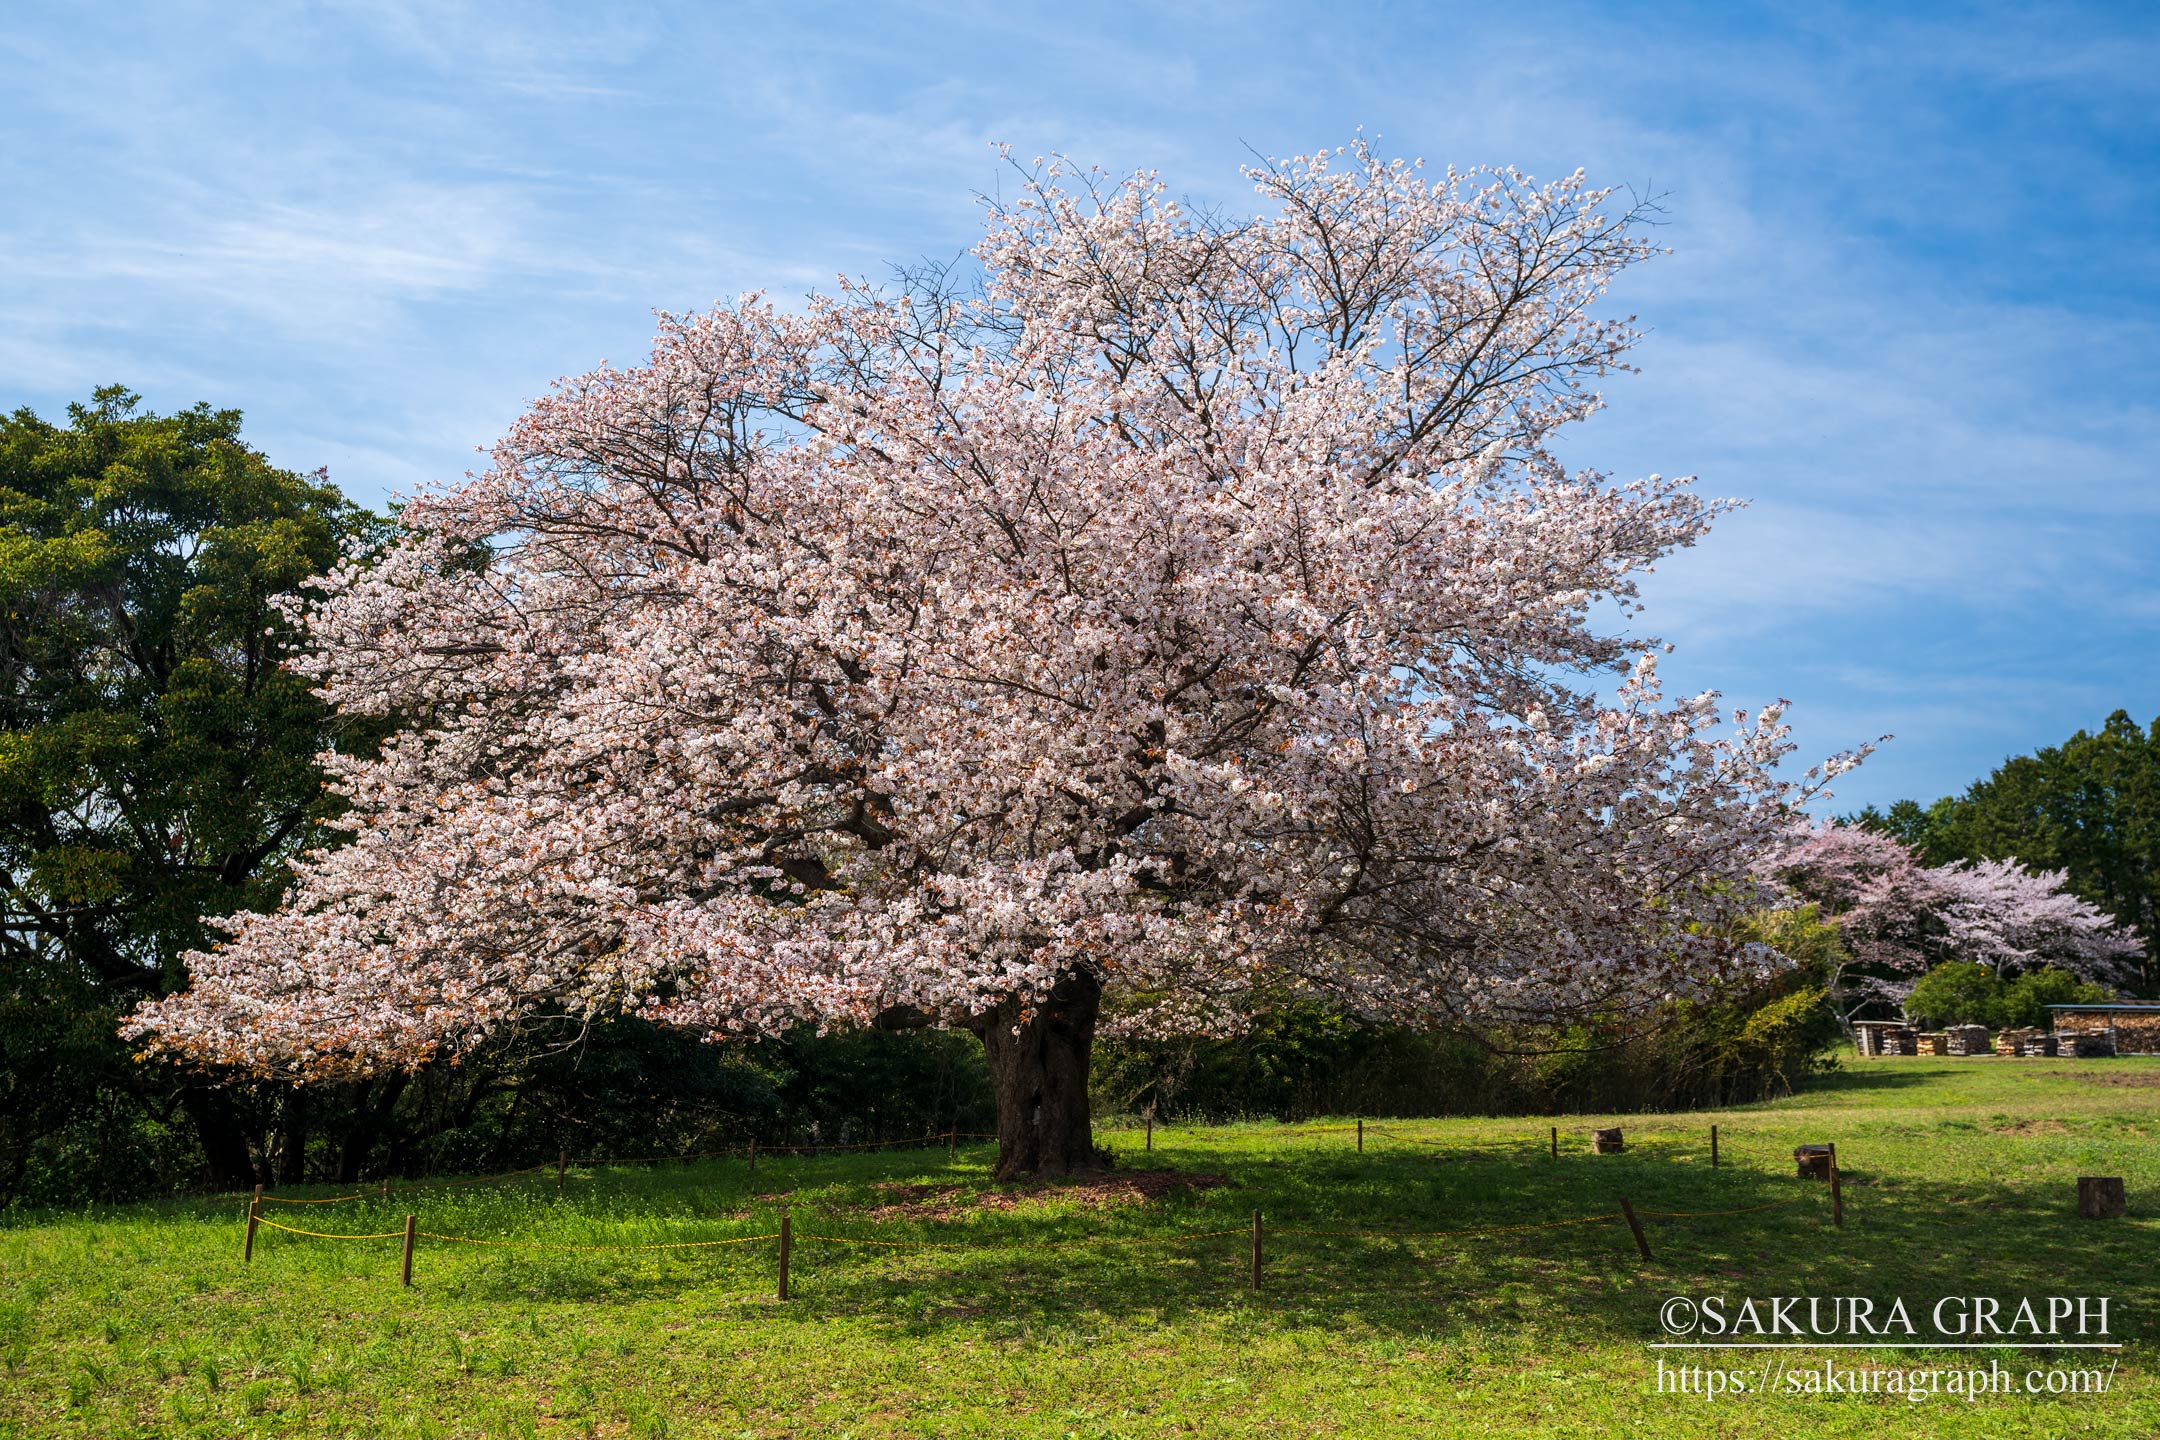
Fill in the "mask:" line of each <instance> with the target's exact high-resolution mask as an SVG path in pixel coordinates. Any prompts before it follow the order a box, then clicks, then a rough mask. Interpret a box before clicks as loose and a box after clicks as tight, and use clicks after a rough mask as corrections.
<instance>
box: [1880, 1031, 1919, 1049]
mask: <svg viewBox="0 0 2160 1440" xmlns="http://www.w3.org/2000/svg"><path fill="white" fill-rule="evenodd" d="M1875 1053H1876V1054H1878V1055H1917V1054H1919V1053H1920V1044H1919V1041H1918V1040H1917V1039H1915V1038H1914V1035H1913V1031H1912V1027H1911V1026H1909V1025H1898V1026H1885V1027H1883V1028H1882V1029H1880V1030H1877V1031H1876V1032H1875Z"/></svg>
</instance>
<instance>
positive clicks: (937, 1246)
mask: <svg viewBox="0 0 2160 1440" xmlns="http://www.w3.org/2000/svg"><path fill="white" fill-rule="evenodd" d="M1248 1233H1249V1232H1248V1231H1246V1230H1244V1229H1242V1228H1240V1229H1236V1230H1197V1231H1193V1232H1192V1233H1190V1234H1185V1235H1129V1236H1115V1235H1091V1236H1088V1237H1086V1238H1084V1239H1080V1240H988V1241H985V1240H866V1239H863V1238H861V1237H859V1236H853V1235H797V1236H796V1237H795V1238H796V1239H797V1240H822V1241H824V1242H825V1243H826V1244H828V1245H875V1246H879V1247H881V1248H884V1249H888V1250H1073V1249H1080V1248H1084V1247H1088V1246H1097V1245H1175V1244H1178V1243H1180V1242H1181V1241H1186V1240H1213V1239H1215V1238H1217V1237H1218V1236H1223V1235H1244V1234H1248Z"/></svg>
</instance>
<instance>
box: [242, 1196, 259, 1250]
mask: <svg viewBox="0 0 2160 1440" xmlns="http://www.w3.org/2000/svg"><path fill="white" fill-rule="evenodd" d="M260 1218H262V1186H260V1185H257V1186H256V1187H255V1194H254V1195H253V1196H252V1197H250V1198H249V1200H248V1233H247V1245H246V1246H245V1247H244V1248H243V1249H242V1250H241V1251H240V1263H241V1264H243V1265H252V1264H254V1263H255V1222H256V1221H257V1220H259V1219H260Z"/></svg>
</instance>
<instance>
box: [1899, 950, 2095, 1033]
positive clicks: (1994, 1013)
mask: <svg viewBox="0 0 2160 1440" xmlns="http://www.w3.org/2000/svg"><path fill="white" fill-rule="evenodd" d="M2109 998H2111V992H2110V991H2109V990H2108V988H2107V987H2106V986H2104V985H2095V984H2094V983H2092V982H2091V981H2090V980H2080V979H2078V977H2077V976H2075V975H2072V974H2071V973H2070V972H2069V971H2067V970H2058V969H2056V968H2055V967H2054V966H2052V965H2047V966H2042V967H2041V968H2040V969H2038V970H2028V971H2026V972H2025V973H2024V974H2022V975H2018V976H2015V977H2012V978H2010V979H2007V980H2006V979H2004V978H2003V977H2002V976H2001V975H1998V974H1996V973H1995V972H1994V971H1993V970H1991V969H1989V968H1988V967H1987V966H1985V965H1975V964H1973V963H1972V962H1971V961H1969V960H1948V961H1945V962H1944V963H1942V964H1940V965H1937V966H1936V967H1935V968H1934V969H1932V970H1930V971H1928V973H1927V974H1926V975H1924V976H1922V977H1921V979H1920V983H1919V984H1917V985H1915V986H1913V989H1912V993H1911V994H1910V995H1908V996H1906V997H1905V1013H1906V1014H1907V1015H1910V1016H1912V1017H1913V1018H1914V1019H1915V1020H1918V1021H1920V1022H1922V1023H1923V1024H1926V1025H1929V1026H1941V1025H1989V1026H1993V1027H1994V1028H1995V1029H1998V1030H2010V1029H2024V1028H2037V1027H2042V1026H2045V1025H2046V1024H2047V1023H2048V1006H2050V1005H2076V1004H2093V1003H2096V1002H2099V1001H2105V1000H2107V999H2109Z"/></svg>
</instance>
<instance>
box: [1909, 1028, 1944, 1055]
mask: <svg viewBox="0 0 2160 1440" xmlns="http://www.w3.org/2000/svg"><path fill="white" fill-rule="evenodd" d="M1913 1038H1914V1039H1915V1040H1917V1041H1919V1042H1920V1053H1921V1054H1922V1055H1948V1054H1949V1053H1950V1037H1949V1036H1947V1035H1945V1034H1943V1032H1942V1031H1940V1030H1923V1031H1921V1032H1920V1033H1919V1034H1918V1035H1916V1036H1914V1037H1913Z"/></svg>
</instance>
